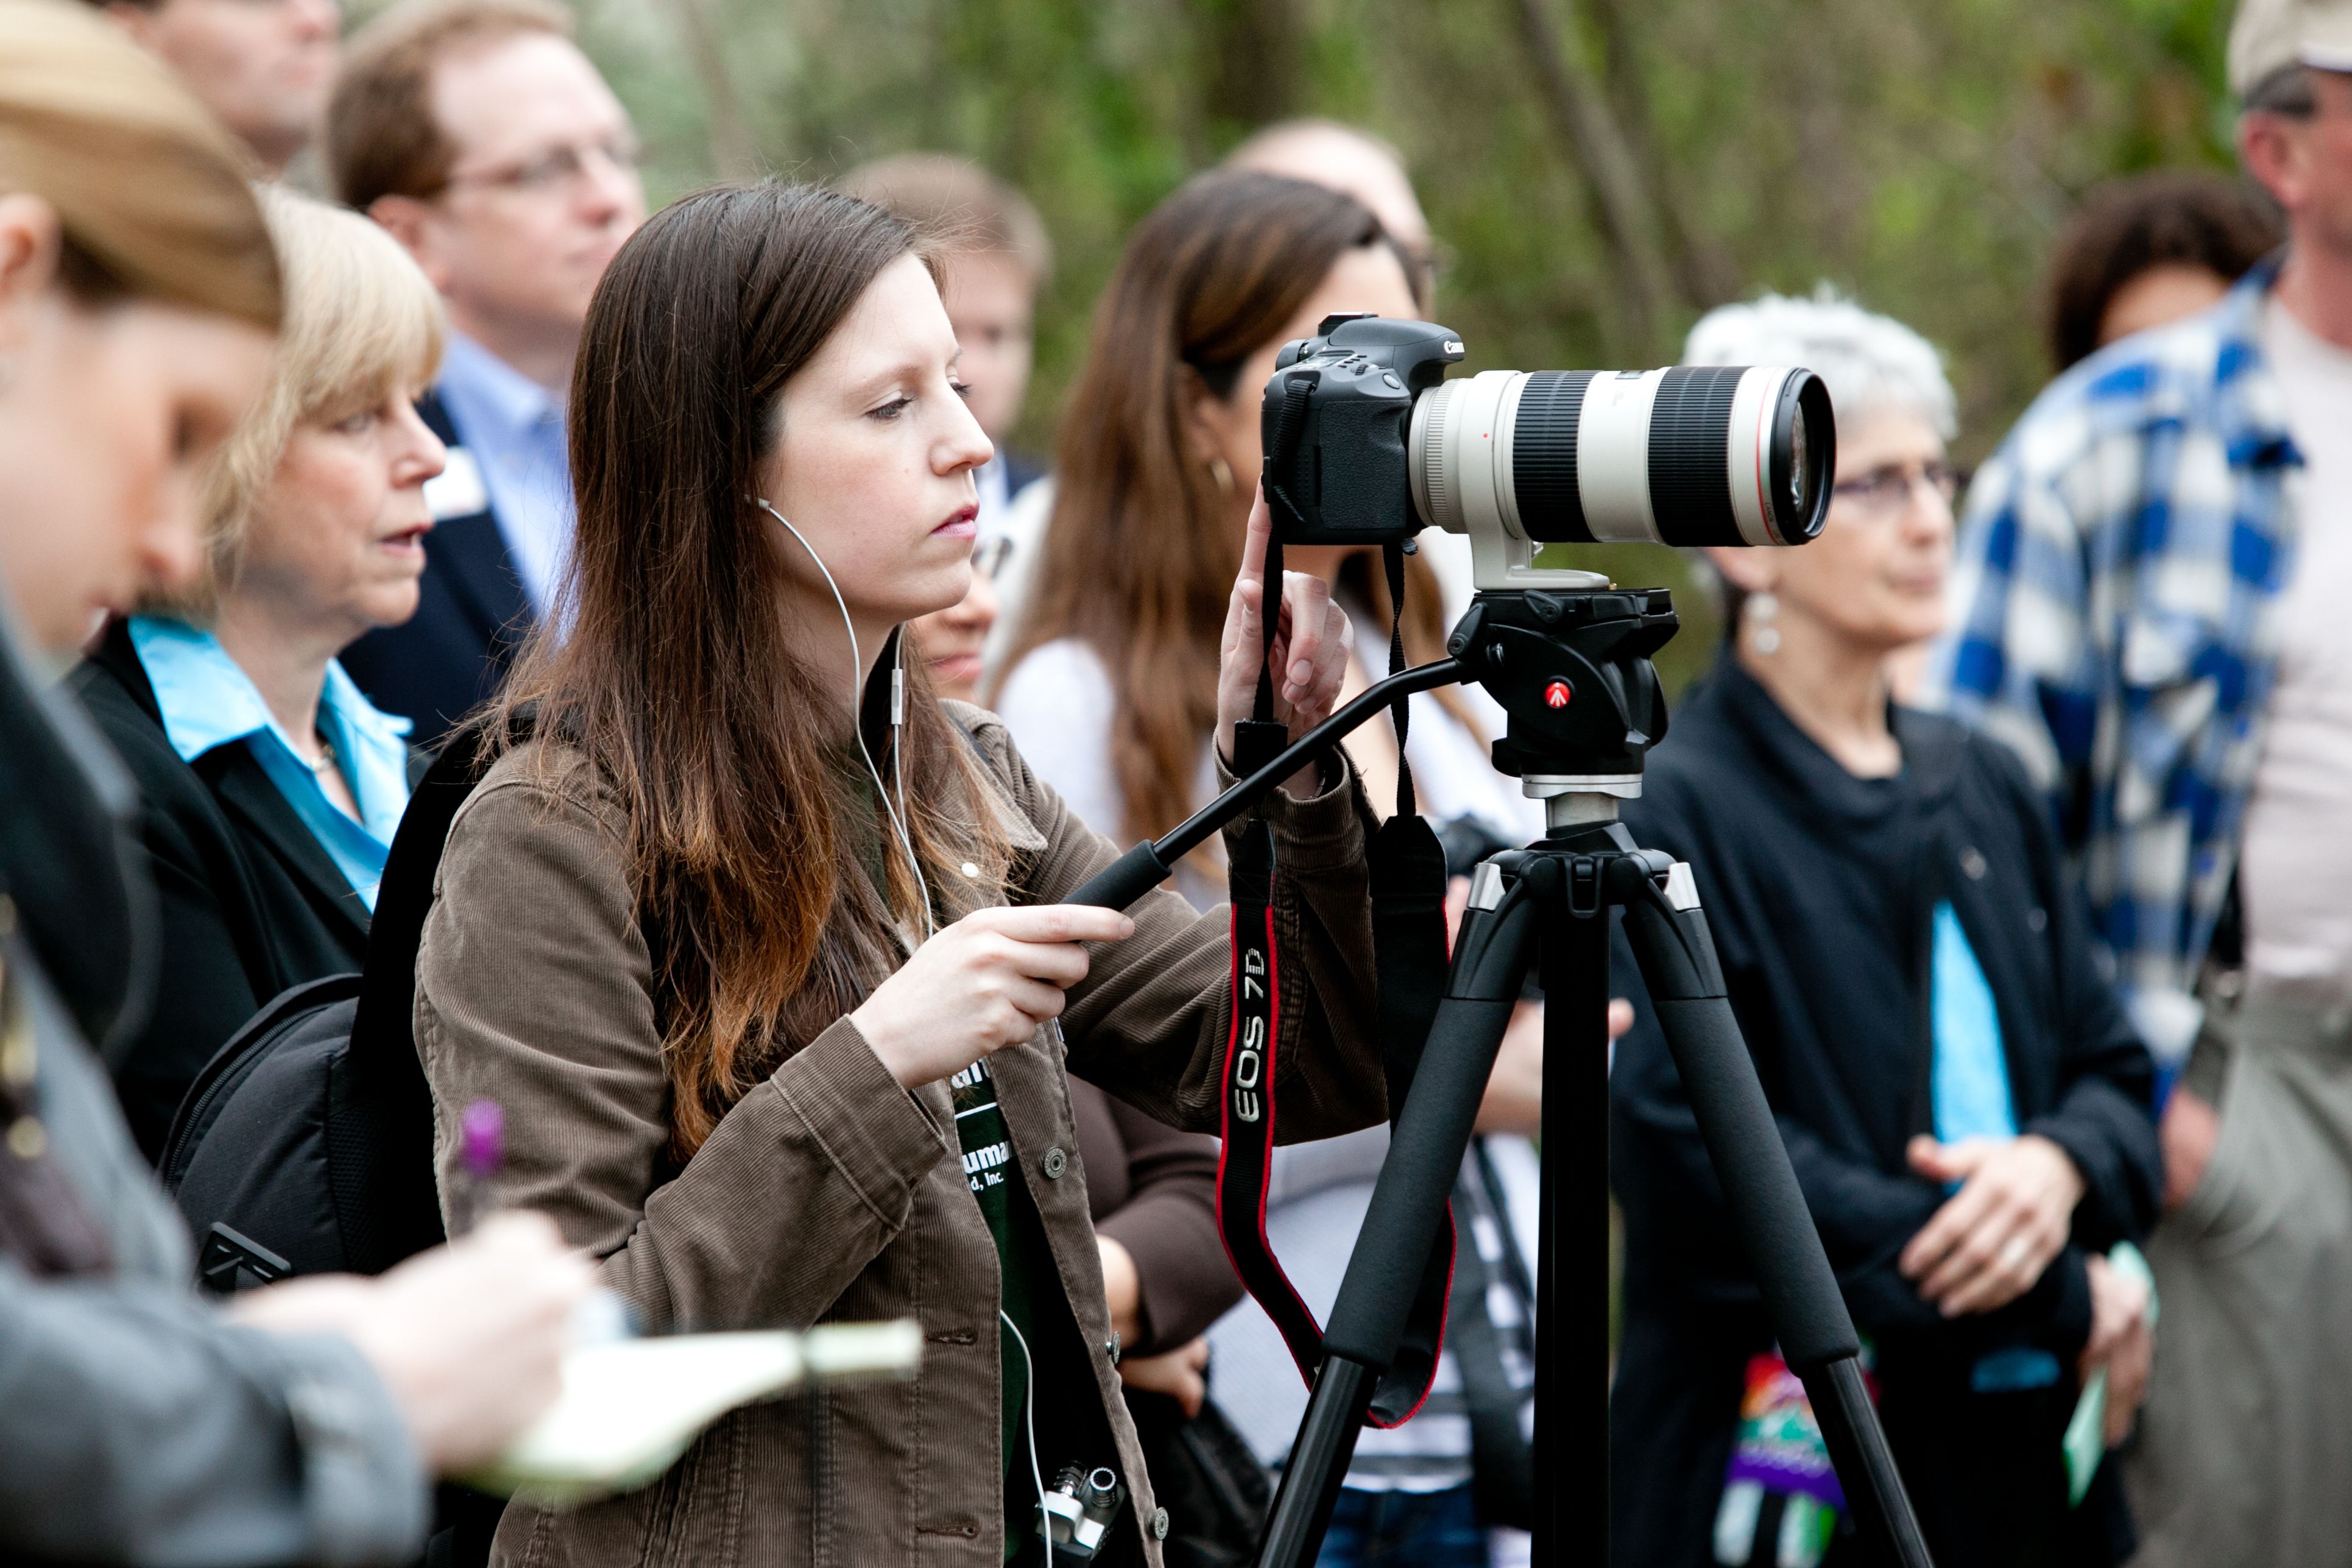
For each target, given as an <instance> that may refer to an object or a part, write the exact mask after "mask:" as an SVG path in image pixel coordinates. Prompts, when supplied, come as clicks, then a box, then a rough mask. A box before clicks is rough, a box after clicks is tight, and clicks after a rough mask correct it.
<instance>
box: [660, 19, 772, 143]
mask: <svg viewBox="0 0 2352 1568" xmlns="http://www.w3.org/2000/svg"><path fill="white" fill-rule="evenodd" d="M708 7H709V0H669V8H670V12H671V14H672V15H673V16H676V17H677V28H678V32H679V35H680V36H681V37H683V39H684V40H685V43H686V52H687V58H688V59H689V60H690V61H691V62H692V64H693V67H694V75H695V79H696V81H697V82H698V84H699V85H700V86H701V88H702V100H703V113H704V124H705V127H706V133H707V135H708V137H709V142H710V163H711V167H712V168H713V169H714V170H716V171H717V173H718V174H719V178H720V179H723V180H748V179H751V178H753V177H755V176H757V175H758V174H759V173H760V172H761V163H760V148H759V144H758V142H756V141H755V140H754V139H753V138H752V135H751V123H750V121H748V120H746V119H745V117H744V114H743V99H742V96H741V95H740V93H738V92H737V91H736V90H735V79H734V78H733V77H732V76H730V74H729V73H728V69H727V56H726V52H725V51H724V50H723V49H722V48H721V47H720V46H719V29H718V27H717V26H715V25H713V23H712V21H711V18H710V13H709V8H708Z"/></svg>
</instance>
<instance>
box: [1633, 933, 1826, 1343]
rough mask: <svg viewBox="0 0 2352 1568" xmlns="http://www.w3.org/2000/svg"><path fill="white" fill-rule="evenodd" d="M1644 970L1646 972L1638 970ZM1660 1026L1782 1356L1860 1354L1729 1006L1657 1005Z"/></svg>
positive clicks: (1718, 1001)
mask: <svg viewBox="0 0 2352 1568" xmlns="http://www.w3.org/2000/svg"><path fill="white" fill-rule="evenodd" d="M1645 967H1646V966H1645ZM1654 1005H1655V1006H1656V1008H1657V1013H1658V1024H1659V1026H1660V1027H1661V1028H1662V1029H1663V1030H1664V1033H1665V1037H1666V1045H1667V1047H1668V1048H1669V1049H1671V1050H1672V1051H1673V1052H1674V1058H1675V1068H1676V1070H1677V1071H1679V1072H1680V1073H1681V1075H1682V1080H1683V1089H1684V1090H1685V1092H1686V1093H1687V1094H1688V1095H1689V1096H1690V1100H1691V1109H1692V1110H1694V1111H1696V1113H1697V1117H1698V1125H1699V1131H1700V1132H1701V1133H1702V1134H1703V1135H1704V1137H1705V1138H1706V1152H1707V1158H1708V1159H1709V1160H1711V1161H1712V1162H1713V1163H1714V1164H1715V1173H1716V1175H1717V1178H1718V1179H1720V1181H1721V1182H1722V1184H1723V1196H1724V1202H1725V1204H1726V1205H1727V1206H1728V1207H1729V1208H1730V1210H1731V1215H1732V1220H1733V1224H1734V1226H1735V1228H1736V1229H1737V1230H1738V1233H1739V1234H1740V1235H1741V1236H1742V1237H1745V1238H1746V1239H1747V1242H1748V1267H1749V1268H1752V1269H1754V1270H1755V1273H1756V1282H1757V1285H1758V1287H1759V1289H1760V1290H1761V1292H1762V1294H1763V1297H1764V1307H1765V1310H1766V1311H1767V1312H1768V1313H1769V1314H1770V1316H1771V1320H1772V1330H1773V1332H1775V1333H1776V1334H1778V1335H1779V1336H1780V1353H1781V1354H1782V1355H1784V1356H1786V1357H1787V1358H1788V1361H1789V1364H1790V1366H1792V1367H1795V1368H1798V1369H1800V1370H1802V1369H1803V1368H1805V1367H1808V1366H1818V1365H1821V1364H1822V1363H1828V1362H1832V1361H1836V1360H1839V1359H1840V1358H1842V1357H1845V1356H1852V1355H1857V1354H1859V1353H1860V1352H1861V1349H1862V1342H1861V1340H1860V1339H1859V1338H1858V1337H1857V1336H1856V1335H1855V1333H1854V1330H1853V1318H1852V1317H1851V1316H1849V1315H1848V1314H1847V1312H1846V1310H1845V1298H1844V1297H1843V1295H1842V1294H1840V1293H1839V1290H1838V1282H1837V1276H1836V1275H1835V1274H1834V1273H1832V1271H1831V1269H1830V1261H1829V1257H1828V1255H1827V1254H1826V1253H1824V1252H1823V1251H1822V1240H1821V1233H1820V1232H1819V1231H1818V1230H1817V1229H1815V1228H1814V1226H1813V1216H1812V1212H1811V1210H1810V1209H1808V1208H1807V1207H1806V1206H1805V1194H1804V1193H1803V1192H1802V1191H1801V1189H1800V1188H1799V1187H1798V1185H1797V1173H1796V1171H1795V1170H1794V1169H1793V1168H1792V1167H1791V1166H1790V1163H1789V1151H1788V1148H1787V1147H1786V1146H1785V1145H1784V1144H1783V1143H1782V1142H1780V1126H1779V1124H1778V1123H1777V1122H1775V1121H1773V1119H1772V1107H1771V1105H1770V1104H1769V1102H1768V1101H1767V1100H1765V1098H1764V1086H1763V1085H1762V1084H1761V1083H1759V1082H1758V1081H1757V1079H1756V1064H1755V1063H1754V1062H1753V1061H1752V1060H1750V1059H1749V1058H1748V1044H1747V1042H1746V1041H1745V1040H1743V1039H1742V1038H1741V1037H1740V1034H1739V1021H1738V1019H1737V1018H1735V1017H1734V1016H1732V1012H1731V1004H1730V1003H1729V1002H1728V1001H1727V1000H1725V999H1724V998H1722V997H1720V996H1708V997H1701V998H1699V999H1697V1000H1695V1001H1686V1002H1658V1003H1655V1004H1654Z"/></svg>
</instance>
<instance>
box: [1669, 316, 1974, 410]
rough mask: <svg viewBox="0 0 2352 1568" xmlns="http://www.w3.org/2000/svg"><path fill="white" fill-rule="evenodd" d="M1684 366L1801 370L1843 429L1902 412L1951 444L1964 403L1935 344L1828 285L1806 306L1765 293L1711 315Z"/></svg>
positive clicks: (1687, 349)
mask: <svg viewBox="0 0 2352 1568" xmlns="http://www.w3.org/2000/svg"><path fill="white" fill-rule="evenodd" d="M1683 363H1685V364H1797V365H1803V366H1805V367H1806V368H1807V369H1809V370H1811V371H1812V373H1813V374H1816V375H1818V376H1820V377H1821V378H1822V383H1823V384H1826V385H1827V386H1828V388H1829V393H1830V405H1831V406H1832V408H1833V409H1834V410H1835V411H1836V414H1837V417H1838V420H1839V422H1840V423H1841V424H1851V423H1853V422H1856V421H1859V420H1861V419H1863V418H1864V417H1866V416H1869V415H1872V414H1875V413H1879V412H1883V411H1886V410H1897V411H1900V412H1903V413H1906V414H1916V415H1917V416H1920V417H1921V418H1923V419H1925V420H1927V422H1928V423H1929V424H1930V425H1932V426H1935V428H1936V431H1937V434H1938V435H1940V436H1942V437H1944V439H1946V440H1950V439H1951V438H1952V437H1954V436H1955V435H1957V434H1958V432H1959V416H1958V400H1957V399H1955V398H1954V397H1953V395H1952V384H1951V383H1950V382H1949V381H1948V380H1946V379H1945V377H1944V360H1943V356H1942V355H1941V354H1939V353H1937V352H1936V345H1935V344H1933V343H1931V342H1928V341H1927V339H1925V338H1923V337H1921V336H1920V335H1919V334H1918V333H1917V332H1915V331H1912V330H1911V329H1910V328H1908V327H1906V326H1905V325H1904V324H1903V323H1902V322H1900V321H1896V320H1895V319H1894V318H1893V317H1891V316H1881V315H1876V314H1874V313H1873V312H1871V311H1869V310H1864V309H1863V308H1862V307H1861V306H1859V305H1857V304H1855V303H1854V302H1853V300H1847V299H1843V298H1842V297H1840V296H1839V294H1838V293H1837V291H1836V290H1835V289H1832V288H1831V287H1830V286H1829V285H1828V284H1826V283H1824V284H1822V286H1821V287H1820V288H1819V289H1815V290H1814V291H1813V295H1812V298H1811V299H1808V300H1797V299H1790V297H1789V296H1787V295H1785V294H1767V295H1765V296H1763V297H1762V298H1761V299H1759V300H1755V301H1753V302H1752V303H1749V304H1745V305H1724V306H1719V307H1717V309H1715V310H1709V311H1708V312H1707V313H1706V315H1705V316H1703V317H1701V318H1700V319H1699V322H1698V325H1696V326H1695V327H1693V328H1692V329H1691V331H1690V337H1689V338H1688V339H1687V340H1686V341H1685V342H1684V344H1683Z"/></svg>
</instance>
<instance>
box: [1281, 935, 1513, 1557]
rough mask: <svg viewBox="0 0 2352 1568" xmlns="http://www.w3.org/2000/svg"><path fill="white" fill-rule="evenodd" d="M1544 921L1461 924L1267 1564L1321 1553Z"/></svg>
mask: <svg viewBox="0 0 2352 1568" xmlns="http://www.w3.org/2000/svg"><path fill="white" fill-rule="evenodd" d="M1536 918H1537V909H1536V906H1535V905H1534V904H1533V903H1532V902H1531V901H1529V900H1525V899H1520V900H1509V899H1507V900H1505V901H1504V903H1503V905H1502V907H1501V908H1500V909H1499V910H1494V911H1491V912H1489V911H1486V910H1470V911H1469V912H1467V913H1465V915H1464V916H1463V920H1462V929H1461V931H1460V933H1459V937H1458V940H1457V942H1456V945H1455V947H1454V964H1453V970H1452V973H1450V975H1449V976H1448V978H1447V981H1446V992H1445V997H1444V1001H1442V1002H1441V1003H1439V1005H1438V1009H1437V1017H1436V1020H1435V1021H1434V1022H1433V1024H1431V1026H1430V1029H1429V1044H1428V1046H1427V1047H1426V1048H1425V1049H1424V1050H1423V1054H1422V1058H1421V1068H1420V1070H1419V1071H1418V1072H1416V1073H1415V1074H1414V1075H1413V1079H1412V1091H1411V1092H1410V1093H1409V1094H1407V1095H1406V1097H1405V1102H1404V1106H1403V1108H1402V1110H1400V1111H1399V1113H1398V1115H1397V1118H1396V1123H1395V1128H1394V1131H1392V1132H1391V1136H1390V1140H1389V1153H1388V1158H1387V1160H1386V1161H1385V1162H1383V1163H1382V1164H1381V1174H1380V1179H1379V1181H1378V1182H1377V1183H1376V1184H1374V1185H1373V1188H1372V1198H1371V1204H1370V1207H1369V1208H1368V1209H1367V1210H1366V1211H1365V1215H1364V1224H1363V1228H1362V1230H1361V1231H1360V1233H1359V1234H1358V1236H1357V1238H1356V1248H1355V1250H1354V1252H1352V1253H1350V1254H1349V1258H1348V1272H1347V1276H1346V1278H1345V1279H1342V1280H1341V1281H1340V1284H1339V1299H1338V1300H1336V1301H1335V1302H1334V1303H1333V1304H1332V1308H1331V1321H1330V1325H1329V1327H1328V1329H1327V1330H1326V1331H1324V1335H1323V1346H1324V1358H1323V1368H1322V1371H1321V1373H1319V1374H1318V1376H1317V1378H1316V1380H1315V1392H1314V1394H1313V1395H1312V1397H1311V1398H1309V1400H1308V1401H1307V1419H1306V1420H1305V1422H1303V1423H1302V1424H1301V1425H1300V1426H1299V1436H1298V1439H1297V1442H1296V1443H1295V1444H1294V1445H1293V1447H1292V1448H1291V1454H1290V1461H1289V1463H1288V1464H1287V1465H1286V1467H1285V1468H1284V1469H1283V1473H1282V1484H1281V1486H1280V1488H1279V1489H1277V1490H1276V1493H1275V1498H1274V1511H1273V1513H1272V1515H1271V1516H1270V1517H1269V1519H1268V1521H1267V1523H1266V1533H1265V1541H1264V1542H1262V1543H1261V1544H1260V1546H1259V1548H1258V1556H1257V1562H1258V1564H1259V1568H1298V1565H1299V1564H1301V1563H1309V1562H1312V1561H1313V1560H1314V1557H1315V1554H1316V1552H1318V1551H1319V1550H1320V1548H1321V1546H1322V1543H1323V1532H1324V1531H1325V1530H1326V1529H1327V1528H1328V1526H1329V1524H1330V1522H1331V1510H1332V1506H1333V1505H1334V1504H1335V1503H1336V1502H1337V1501H1338V1500H1339V1485H1340V1483H1341V1482H1342V1481H1344V1480H1345V1479H1347V1474H1348V1464H1349V1460H1350V1459H1352V1458H1354V1457H1355V1452H1356V1436H1357V1434H1358V1433H1359V1432H1360V1431H1361V1430H1362V1429H1363V1417H1364V1409H1365V1406H1366V1405H1368V1404H1369V1403H1370V1399H1371V1395H1372V1385H1373V1384H1374V1383H1375V1382H1377V1381H1378V1379H1379V1376H1380V1374H1381V1373H1382V1372H1383V1371H1385V1370H1386V1369H1387V1368H1388V1366H1389V1364H1390V1363H1391V1362H1393V1361H1394V1360H1395V1359H1396V1352H1397V1342H1398V1341H1399V1339H1400V1338H1401V1337H1402V1334H1403V1332H1404V1326H1405V1319H1406V1317H1407V1315H1408V1314H1409V1313H1410V1312H1411V1310H1412V1300H1413V1293H1414V1291H1415V1290H1416V1289H1417V1288H1418V1287H1419V1285H1420V1281H1421V1272H1422V1266H1423V1263H1424V1262H1425V1261H1426V1260H1427V1259H1428V1257H1429V1249H1430V1248H1431V1247H1433V1246H1434V1245H1435V1244H1436V1240H1437V1232H1438V1226H1439V1225H1440V1224H1441V1223H1442V1222H1443V1221H1444V1217H1445V1209H1446V1204H1447V1202H1448V1201H1449V1200H1450V1199H1451V1198H1452V1196H1453V1194H1454V1180H1455V1177H1456V1176H1457V1175H1458V1174H1459V1173H1460V1172H1461V1169H1462V1156H1463V1154H1464V1153H1465V1151H1467V1150H1468V1148H1469V1146H1470V1129H1471V1124H1472V1122H1473V1121H1475V1120H1476V1118H1477V1114H1478V1102H1479V1100H1481V1099H1482V1098H1483V1097H1484V1096H1485V1094H1486V1079H1487V1075H1488V1074H1489V1073H1490V1072H1492V1070H1493V1069H1494V1065H1495V1050H1496V1047H1498V1046H1499V1045H1501V1043H1502V1039H1503V1030H1504V1028H1505V1027H1506V1026H1507V1025H1508V1024H1509V1023H1510V1019H1511V1008H1512V1005H1513V1004H1514V1003H1515V1002H1516V1000H1517V997H1518V994H1519V984H1520V981H1521V980H1522V978H1523V977H1524V976H1525V975H1526V973H1527V966H1528V957H1529V954H1528V946H1529V944H1530V942H1531V939H1532V936H1533V928H1534V925H1535V921H1536ZM1538 1489H1540V1485H1539V1486H1538Z"/></svg>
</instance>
